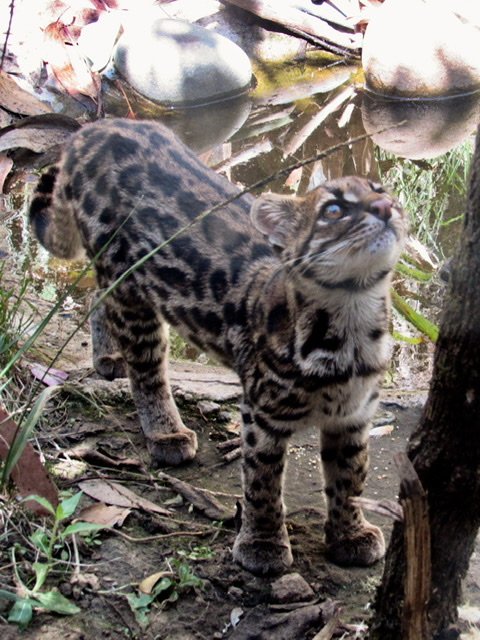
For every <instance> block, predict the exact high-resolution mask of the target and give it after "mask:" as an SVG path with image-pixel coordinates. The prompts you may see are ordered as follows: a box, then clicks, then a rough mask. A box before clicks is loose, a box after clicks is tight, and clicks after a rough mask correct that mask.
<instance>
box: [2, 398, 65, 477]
mask: <svg viewBox="0 0 480 640" xmlns="http://www.w3.org/2000/svg"><path fill="white" fill-rule="evenodd" d="M58 390H59V389H58V387H48V388H47V389H44V390H43V391H42V393H41V394H40V395H39V396H38V398H37V400H36V401H35V404H34V405H33V407H32V410H31V411H30V413H29V414H28V416H27V418H26V420H25V421H24V422H23V424H22V426H21V428H19V429H18V431H17V435H16V437H15V440H14V441H13V442H12V446H11V447H10V450H9V452H8V455H7V459H6V460H5V464H4V467H3V471H2V477H1V479H0V487H4V486H5V484H6V483H7V480H8V478H9V477H10V474H11V472H12V469H13V467H14V466H15V465H16V464H17V462H18V460H19V458H20V456H21V455H22V453H23V450H24V449H25V446H26V444H27V442H28V440H29V438H30V436H31V434H32V431H33V429H34V428H35V426H36V425H37V423H38V421H39V419H40V416H41V415H42V412H43V409H44V407H45V405H46V404H47V402H48V400H50V398H51V397H52V395H53V394H54V393H57V392H58Z"/></svg>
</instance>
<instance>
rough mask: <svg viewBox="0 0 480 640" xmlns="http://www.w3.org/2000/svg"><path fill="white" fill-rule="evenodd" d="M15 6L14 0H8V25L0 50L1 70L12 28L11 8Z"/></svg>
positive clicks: (0, 69) (1, 69)
mask: <svg viewBox="0 0 480 640" xmlns="http://www.w3.org/2000/svg"><path fill="white" fill-rule="evenodd" d="M14 8H15V0H11V2H10V16H9V19H8V27H7V32H6V34H5V42H4V43H3V51H2V58H1V60H0V71H3V63H4V61H5V56H6V55H7V45H8V39H9V37H10V33H11V30H12V22H13V10H14Z"/></svg>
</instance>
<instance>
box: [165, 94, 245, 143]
mask: <svg viewBox="0 0 480 640" xmlns="http://www.w3.org/2000/svg"><path fill="white" fill-rule="evenodd" d="M250 109H251V100H250V97H249V96H248V95H245V94H244V95H241V96H238V97H237V98H229V99H227V100H221V101H218V102H215V103H213V104H207V105H203V106H201V107H195V109H176V110H175V111H174V112H173V113H169V119H168V126H169V128H170V129H172V130H173V131H174V132H175V133H176V134H177V135H178V136H179V137H180V139H181V140H183V142H184V143H185V144H186V145H187V146H188V147H190V149H193V151H195V152H196V153H203V152H204V151H206V150H207V149H212V148H213V147H216V146H217V145H219V144H222V142H224V141H225V140H228V139H229V138H231V137H232V136H233V135H234V134H235V133H236V132H237V131H238V130H239V129H240V128H241V127H242V125H243V124H244V123H245V121H246V119H247V118H248V115H249V114H250Z"/></svg>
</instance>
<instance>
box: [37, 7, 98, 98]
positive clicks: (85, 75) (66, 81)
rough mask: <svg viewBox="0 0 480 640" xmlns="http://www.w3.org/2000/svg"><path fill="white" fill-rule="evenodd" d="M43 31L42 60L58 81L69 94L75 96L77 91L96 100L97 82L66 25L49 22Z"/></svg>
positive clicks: (73, 35) (58, 21)
mask: <svg viewBox="0 0 480 640" xmlns="http://www.w3.org/2000/svg"><path fill="white" fill-rule="evenodd" d="M44 33H45V54H44V55H45V60H46V62H48V63H49V65H50V66H51V69H52V71H53V74H54V76H55V77H56V79H57V80H58V82H59V83H60V84H61V85H62V87H63V88H64V89H65V91H67V92H68V93H69V94H70V95H72V96H74V97H75V96H77V95H78V94H80V93H81V94H83V95H85V96H88V97H89V98H91V99H92V100H93V101H94V102H97V100H98V93H99V91H98V90H99V85H98V82H97V81H96V79H95V77H94V74H92V72H91V70H90V65H89V64H88V63H87V61H86V60H85V58H84V57H83V56H82V55H81V53H80V50H79V48H78V46H77V44H76V38H75V34H74V33H72V32H71V30H70V27H69V26H68V25H66V24H64V23H63V22H61V21H60V20H57V21H56V22H52V23H51V24H49V25H48V26H47V28H46V29H45V32H44Z"/></svg>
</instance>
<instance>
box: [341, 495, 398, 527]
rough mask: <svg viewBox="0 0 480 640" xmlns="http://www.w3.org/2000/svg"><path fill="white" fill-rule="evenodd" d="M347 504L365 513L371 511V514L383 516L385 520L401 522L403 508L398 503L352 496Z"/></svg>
mask: <svg viewBox="0 0 480 640" xmlns="http://www.w3.org/2000/svg"><path fill="white" fill-rule="evenodd" d="M349 502H350V503H351V504H353V505H354V506H355V507H360V508H361V509H365V510H366V511H371V512H372V513H378V515H380V516H384V517H385V518H391V519H392V520H399V521H400V522H403V519H404V514H403V508H402V506H401V505H400V504H398V502H394V501H393V500H372V499H370V498H358V497H353V496H352V497H351V498H350V499H349Z"/></svg>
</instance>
